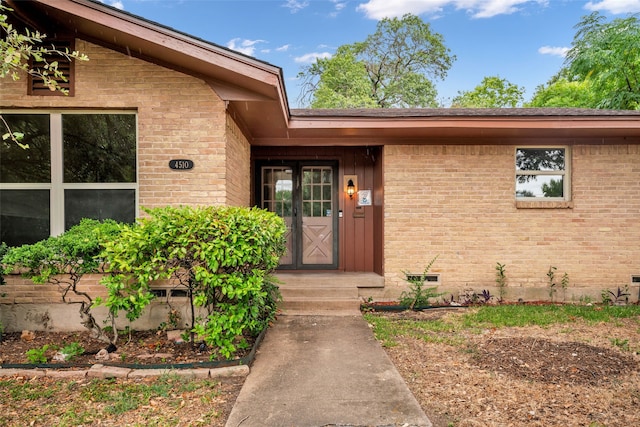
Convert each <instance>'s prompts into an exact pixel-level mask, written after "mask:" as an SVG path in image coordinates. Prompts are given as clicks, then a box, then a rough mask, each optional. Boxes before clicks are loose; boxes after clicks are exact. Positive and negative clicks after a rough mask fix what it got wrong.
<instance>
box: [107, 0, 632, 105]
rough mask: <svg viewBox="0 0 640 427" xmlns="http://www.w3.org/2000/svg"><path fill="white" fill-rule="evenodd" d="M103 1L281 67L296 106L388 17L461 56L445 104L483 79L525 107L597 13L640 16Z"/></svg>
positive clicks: (601, 3) (565, 4)
mask: <svg viewBox="0 0 640 427" xmlns="http://www.w3.org/2000/svg"><path fill="white" fill-rule="evenodd" d="M103 1H104V2H105V3H107V4H110V5H112V6H115V7H118V8H120V9H123V10H125V11H127V12H130V13H133V14H135V15H139V16H141V17H143V18H145V19H148V20H151V21H155V22H158V23H160V24H163V25H166V26H169V27H172V28H174V29H176V30H179V31H182V32H185V33H188V34H191V35H193V36H196V37H199V38H202V39H204V40H207V41H210V42H212V43H216V44H218V45H221V46H226V47H229V48H231V49H234V50H238V51H241V52H243V53H245V54H248V55H251V56H253V57H255V58H258V59H260V60H263V61H266V62H269V63H271V64H273V65H276V66H279V67H281V68H282V69H283V73H284V77H285V85H286V90H287V94H288V97H289V103H290V105H291V107H292V108H296V107H298V106H299V105H298V102H297V100H298V97H299V92H300V85H299V81H298V80H297V78H296V76H297V74H298V72H299V71H300V70H301V67H302V66H304V65H308V64H309V63H310V62H312V61H313V60H314V59H315V58H316V57H318V56H330V55H332V54H333V53H334V52H335V50H336V48H337V47H338V46H340V45H343V44H348V43H354V42H357V41H363V40H364V39H365V38H366V37H367V35H369V34H371V33H373V32H374V31H375V28H376V23H377V22H378V20H379V19H381V18H383V17H394V16H398V17H399V16H402V15H403V14H404V13H413V14H415V15H418V16H420V17H421V18H422V19H423V20H424V21H425V22H428V23H429V24H430V25H431V28H432V31H434V32H437V33H440V34H441V35H442V36H443V37H444V41H445V44H446V46H447V47H448V48H449V49H450V50H451V53H452V54H454V55H455V56H456V57H457V60H456V61H455V62H454V64H453V67H452V68H451V69H450V71H449V73H448V75H447V77H446V78H445V79H444V80H443V81H437V82H436V83H437V88H438V99H439V100H440V101H441V102H442V103H443V104H444V105H445V106H447V105H448V102H449V101H450V100H451V98H453V97H454V96H456V95H457V93H458V91H463V90H472V89H473V88H474V87H475V86H476V85H478V84H479V83H480V82H481V81H482V79H483V77H486V76H496V75H497V76H500V77H501V78H505V79H507V80H509V81H510V82H511V83H514V84H517V85H519V86H522V87H524V88H525V90H526V92H525V99H526V100H528V99H530V98H531V96H532V94H533V93H534V91H535V88H536V87H537V86H538V85H540V84H543V83H545V82H546V81H547V80H548V79H549V78H550V77H551V76H552V75H554V74H555V73H556V72H557V71H558V70H559V69H560V67H561V66H562V64H563V61H564V57H563V54H564V52H566V49H567V48H568V47H570V46H571V41H572V40H573V36H574V34H575V28H574V27H575V25H576V24H577V23H578V22H579V21H580V19H581V18H582V17H583V16H585V15H588V14H589V13H591V12H593V11H599V12H600V13H602V14H604V15H605V16H607V17H608V18H609V19H613V18H617V17H625V16H627V15H628V14H629V13H637V12H640V0H103Z"/></svg>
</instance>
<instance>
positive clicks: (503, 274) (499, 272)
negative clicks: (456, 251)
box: [496, 262, 507, 302]
mask: <svg viewBox="0 0 640 427" xmlns="http://www.w3.org/2000/svg"><path fill="white" fill-rule="evenodd" d="M496 284H497V285H498V298H499V300H498V301H499V302H502V301H504V297H505V296H506V294H507V266H506V265H505V264H500V263H499V262H496Z"/></svg>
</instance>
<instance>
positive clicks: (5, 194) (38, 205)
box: [0, 190, 50, 246]
mask: <svg viewBox="0 0 640 427" xmlns="http://www.w3.org/2000/svg"><path fill="white" fill-rule="evenodd" d="M49 234H50V221H49V190H2V191H0V242H5V243H6V244H7V245H9V246H20V245H26V244H31V243H35V242H37V241H40V240H43V239H46V238H47V237H49Z"/></svg>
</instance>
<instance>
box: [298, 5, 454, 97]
mask: <svg viewBox="0 0 640 427" xmlns="http://www.w3.org/2000/svg"><path fill="white" fill-rule="evenodd" d="M454 60H455V56H452V55H451V54H450V50H449V49H448V48H447V47H446V46H445V45H444V39H443V37H442V35H440V34H438V33H433V32H432V31H431V27H430V26H429V24H427V23H425V22H423V21H422V20H421V19H420V18H419V17H417V16H415V15H411V14H406V15H404V16H403V17H402V18H401V19H399V18H384V19H382V20H381V21H380V22H378V25H377V28H376V32H375V33H374V34H371V35H369V36H368V37H367V39H366V40H365V41H364V42H357V43H353V44H348V45H343V46H340V47H339V48H338V50H337V51H336V54H335V55H334V56H333V57H331V58H325V59H318V60H317V61H316V62H315V63H314V64H312V65H310V66H308V67H305V68H304V69H303V70H302V71H301V72H300V73H299V74H298V77H300V78H301V79H302V80H303V90H302V92H301V97H300V99H301V101H302V102H303V103H305V104H309V105H311V107H313V108H345V107H347V108H353V107H361V108H371V107H378V108H394V107H435V106H437V104H438V103H437V101H436V96H437V91H436V89H435V85H434V83H433V81H434V80H435V79H443V78H444V77H445V76H446V75H447V71H448V70H449V68H451V64H452V63H453V61H454Z"/></svg>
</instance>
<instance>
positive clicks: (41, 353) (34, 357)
mask: <svg viewBox="0 0 640 427" xmlns="http://www.w3.org/2000/svg"><path fill="white" fill-rule="evenodd" d="M49 348H51V347H50V346H49V345H48V344H45V345H43V346H42V347H38V348H32V349H30V350H27V353H26V355H27V361H28V362H29V363H33V364H39V363H47V360H48V359H47V351H48V350H49Z"/></svg>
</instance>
